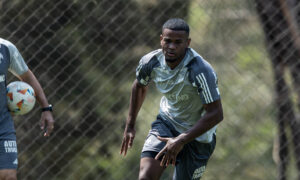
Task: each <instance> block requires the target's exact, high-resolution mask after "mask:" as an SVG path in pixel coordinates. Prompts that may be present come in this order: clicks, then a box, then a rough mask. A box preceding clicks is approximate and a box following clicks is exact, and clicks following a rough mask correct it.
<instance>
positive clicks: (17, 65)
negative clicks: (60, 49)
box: [7, 41, 54, 136]
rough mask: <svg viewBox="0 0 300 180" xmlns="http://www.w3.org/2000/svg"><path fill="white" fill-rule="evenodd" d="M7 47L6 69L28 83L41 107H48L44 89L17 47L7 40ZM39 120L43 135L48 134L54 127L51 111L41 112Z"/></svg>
mask: <svg viewBox="0 0 300 180" xmlns="http://www.w3.org/2000/svg"><path fill="white" fill-rule="evenodd" d="M7 47H8V49H9V53H10V65H9V68H8V70H9V71H10V72H11V73H12V74H14V75H15V76H16V77H18V78H19V79H20V80H22V81H24V82H26V83H28V84H30V85H31V86H32V88H33V89H34V91H35V93H36V97H37V100H38V102H39V103H40V105H41V106H42V107H48V106H49V104H48V101H47V98H46V97H45V94H44V91H43V89H42V88H41V85H40V83H39V82H38V80H37V79H36V77H35V76H34V74H33V73H32V72H31V71H30V69H29V68H28V66H27V64H26V63H25V61H24V59H23V57H22V55H21V54H20V52H19V50H18V49H17V47H16V46H15V45H13V44H12V43H11V42H9V41H7ZM40 122H41V129H42V130H44V129H45V128H46V132H45V133H44V136H49V135H50V133H51V132H52V130H53V128H54V126H53V124H54V120H53V117H52V114H51V112H50V111H44V112H43V113H42V117H41V121H40ZM45 125H46V127H45Z"/></svg>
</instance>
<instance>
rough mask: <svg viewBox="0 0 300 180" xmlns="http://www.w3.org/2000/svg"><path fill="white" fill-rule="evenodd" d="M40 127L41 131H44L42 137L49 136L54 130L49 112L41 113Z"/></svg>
mask: <svg viewBox="0 0 300 180" xmlns="http://www.w3.org/2000/svg"><path fill="white" fill-rule="evenodd" d="M40 126H41V129H42V130H45V133H44V136H50V134H51V132H52V131H53V128H54V119H53V116H52V113H51V112H50V111H44V112H42V117H41V121H40Z"/></svg>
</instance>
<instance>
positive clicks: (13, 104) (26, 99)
mask: <svg viewBox="0 0 300 180" xmlns="http://www.w3.org/2000/svg"><path fill="white" fill-rule="evenodd" d="M35 101H36V98H35V92H34V90H33V88H32V87H31V86H30V85H29V84H27V83H25V82H22V81H14V82H11V83H9V84H8V85H7V105H8V109H9V110H10V112H11V113H12V114H14V115H23V114H26V113H28V112H29V111H31V110H32V108H33V107H34V105H35Z"/></svg>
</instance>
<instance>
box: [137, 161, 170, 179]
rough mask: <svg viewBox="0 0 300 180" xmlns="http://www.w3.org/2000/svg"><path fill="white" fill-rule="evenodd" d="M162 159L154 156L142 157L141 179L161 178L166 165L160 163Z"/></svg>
mask: <svg viewBox="0 0 300 180" xmlns="http://www.w3.org/2000/svg"><path fill="white" fill-rule="evenodd" d="M159 164H160V161H159V160H155V159H154V158H152V157H144V158H141V162H140V172H139V180H159V178H160V176H161V175H162V173H163V171H164V170H165V167H162V166H160V165H159Z"/></svg>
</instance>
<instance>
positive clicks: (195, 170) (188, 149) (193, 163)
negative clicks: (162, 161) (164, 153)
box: [141, 116, 216, 180]
mask: <svg viewBox="0 0 300 180" xmlns="http://www.w3.org/2000/svg"><path fill="white" fill-rule="evenodd" d="M179 134H180V133H179V132H177V131H176V130H175V128H174V127H173V125H172V124H170V122H168V121H167V120H164V119H162V118H161V117H160V116H157V120H156V121H154V122H153V123H152V125H151V130H150V131H149V134H148V136H147V138H146V141H145V144H144V147H143V150H142V154H141V158H143V157H152V158H155V156H156V155H157V154H158V152H160V150H161V149H163V147H164V146H165V145H166V143H165V142H162V141H160V140H159V139H157V136H161V137H176V136H178V135H179ZM215 145H216V136H215V135H214V138H213V140H212V142H210V143H201V142H198V141H196V140H193V141H191V142H189V143H187V144H185V145H184V147H183V149H182V151H181V152H180V153H179V154H178V155H177V158H176V166H175V171H174V175H173V180H189V179H197V180H199V179H200V178H201V177H202V174H203V173H204V171H205V168H206V164H207V162H208V160H209V158H210V156H211V155H212V153H213V151H214V149H215Z"/></svg>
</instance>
